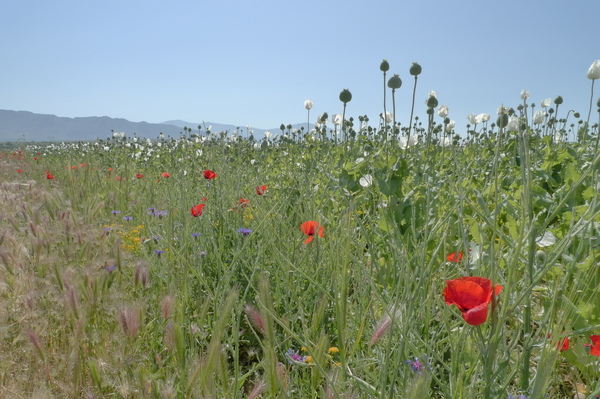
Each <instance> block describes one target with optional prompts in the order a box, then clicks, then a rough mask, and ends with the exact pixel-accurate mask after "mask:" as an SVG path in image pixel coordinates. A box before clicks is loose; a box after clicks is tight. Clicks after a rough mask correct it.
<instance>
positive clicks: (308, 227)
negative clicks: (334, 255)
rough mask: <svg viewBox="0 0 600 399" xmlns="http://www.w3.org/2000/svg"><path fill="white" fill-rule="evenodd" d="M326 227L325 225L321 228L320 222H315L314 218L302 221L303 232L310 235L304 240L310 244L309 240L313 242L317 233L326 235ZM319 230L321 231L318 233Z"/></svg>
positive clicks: (301, 228)
mask: <svg viewBox="0 0 600 399" xmlns="http://www.w3.org/2000/svg"><path fill="white" fill-rule="evenodd" d="M324 229H325V227H323V226H321V228H319V223H317V222H315V221H314V220H309V221H308V222H304V223H302V224H301V225H300V230H302V232H303V233H304V234H306V235H307V236H308V238H307V239H306V240H305V241H304V243H305V244H308V243H309V242H311V241H312V240H313V238H314V236H315V234H319V236H321V237H325V235H323V230H324ZM317 230H318V231H319V232H318V233H317Z"/></svg>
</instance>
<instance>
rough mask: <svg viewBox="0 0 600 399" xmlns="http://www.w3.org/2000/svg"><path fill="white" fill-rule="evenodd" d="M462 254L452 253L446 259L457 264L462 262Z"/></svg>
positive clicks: (458, 252)
mask: <svg viewBox="0 0 600 399" xmlns="http://www.w3.org/2000/svg"><path fill="white" fill-rule="evenodd" d="M462 258H463V253H462V252H461V251H456V252H452V253H451V254H450V255H448V256H447V257H446V259H447V260H448V262H452V263H458V262H460V261H461V260H462Z"/></svg>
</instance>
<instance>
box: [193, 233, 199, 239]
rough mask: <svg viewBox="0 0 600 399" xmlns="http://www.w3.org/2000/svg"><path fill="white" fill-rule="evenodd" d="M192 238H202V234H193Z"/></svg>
mask: <svg viewBox="0 0 600 399" xmlns="http://www.w3.org/2000/svg"><path fill="white" fill-rule="evenodd" d="M192 237H194V238H198V237H200V233H192Z"/></svg>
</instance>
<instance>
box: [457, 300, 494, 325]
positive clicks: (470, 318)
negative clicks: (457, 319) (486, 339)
mask: <svg viewBox="0 0 600 399" xmlns="http://www.w3.org/2000/svg"><path fill="white" fill-rule="evenodd" d="M462 317H463V319H465V321H466V322H467V323H469V324H470V325H472V326H478V325H480V324H483V323H485V321H486V320H487V317H488V303H483V304H481V305H479V306H476V307H474V308H473V309H470V310H467V311H466V312H462Z"/></svg>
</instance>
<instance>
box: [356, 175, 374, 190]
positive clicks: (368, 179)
mask: <svg viewBox="0 0 600 399" xmlns="http://www.w3.org/2000/svg"><path fill="white" fill-rule="evenodd" d="M358 182H359V183H360V185H361V186H363V187H370V186H371V185H372V184H373V176H371V175H364V176H363V177H361V178H360V179H359V180H358Z"/></svg>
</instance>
